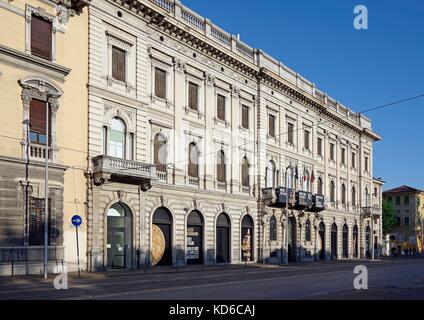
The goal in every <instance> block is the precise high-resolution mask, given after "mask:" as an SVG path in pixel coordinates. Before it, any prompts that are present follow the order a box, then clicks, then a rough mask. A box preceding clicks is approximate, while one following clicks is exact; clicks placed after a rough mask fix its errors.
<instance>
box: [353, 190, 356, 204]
mask: <svg viewBox="0 0 424 320" xmlns="http://www.w3.org/2000/svg"><path fill="white" fill-rule="evenodd" d="M352 206H354V207H355V206H356V189H355V187H352Z"/></svg>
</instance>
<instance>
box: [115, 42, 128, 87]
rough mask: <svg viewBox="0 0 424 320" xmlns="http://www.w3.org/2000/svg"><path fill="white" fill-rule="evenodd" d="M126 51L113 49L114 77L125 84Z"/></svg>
mask: <svg viewBox="0 0 424 320" xmlns="http://www.w3.org/2000/svg"><path fill="white" fill-rule="evenodd" d="M125 55H126V52H125V50H122V49H119V48H117V47H112V77H113V78H114V79H116V80H118V81H122V82H125V81H126V78H125V68H126V65H125Z"/></svg>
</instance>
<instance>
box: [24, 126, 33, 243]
mask: <svg viewBox="0 0 424 320" xmlns="http://www.w3.org/2000/svg"><path fill="white" fill-rule="evenodd" d="M22 124H23V125H24V126H26V150H25V153H26V163H25V244H26V245H27V244H29V243H28V242H29V199H28V184H29V172H28V169H29V147H30V142H31V139H30V137H29V131H30V130H29V129H30V128H31V123H30V122H29V119H25V120H24V121H22Z"/></svg>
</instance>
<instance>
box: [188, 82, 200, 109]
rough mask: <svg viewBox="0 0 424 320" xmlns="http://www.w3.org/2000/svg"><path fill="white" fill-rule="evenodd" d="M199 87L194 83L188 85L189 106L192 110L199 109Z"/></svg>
mask: <svg viewBox="0 0 424 320" xmlns="http://www.w3.org/2000/svg"><path fill="white" fill-rule="evenodd" d="M198 92H199V86H198V85H197V84H194V83H192V82H189V83H188V106H189V108H190V109H192V110H197V109H198Z"/></svg>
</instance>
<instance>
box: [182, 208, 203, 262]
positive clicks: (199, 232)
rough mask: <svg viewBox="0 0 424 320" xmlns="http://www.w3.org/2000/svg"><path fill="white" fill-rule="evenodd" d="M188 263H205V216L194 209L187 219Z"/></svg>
mask: <svg viewBox="0 0 424 320" xmlns="http://www.w3.org/2000/svg"><path fill="white" fill-rule="evenodd" d="M186 259H187V264H188V265H193V264H202V263H203V217H202V215H201V214H200V212H198V211H193V212H191V213H190V215H189V216H188V220H187V257H186Z"/></svg>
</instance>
